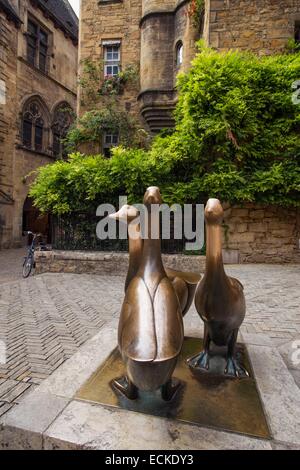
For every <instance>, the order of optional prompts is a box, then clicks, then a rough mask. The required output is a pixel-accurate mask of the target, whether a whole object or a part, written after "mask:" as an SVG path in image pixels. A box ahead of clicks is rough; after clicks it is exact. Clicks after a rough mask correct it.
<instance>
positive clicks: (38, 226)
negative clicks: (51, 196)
mask: <svg viewBox="0 0 300 470" xmlns="http://www.w3.org/2000/svg"><path fill="white" fill-rule="evenodd" d="M26 231H31V232H34V233H41V234H42V235H43V239H44V241H45V242H46V243H51V217H50V215H49V214H41V212H40V211H39V210H38V209H37V208H36V207H35V206H34V205H33V201H32V199H31V198H30V197H29V196H27V197H26V199H25V202H24V205H23V218H22V232H26Z"/></svg>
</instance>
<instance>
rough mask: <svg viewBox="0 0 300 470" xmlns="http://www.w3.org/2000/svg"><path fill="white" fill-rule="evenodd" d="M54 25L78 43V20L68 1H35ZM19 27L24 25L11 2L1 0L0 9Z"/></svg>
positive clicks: (34, 3)
mask: <svg viewBox="0 0 300 470" xmlns="http://www.w3.org/2000/svg"><path fill="white" fill-rule="evenodd" d="M32 3H33V5H35V6H36V7H38V8H40V9H41V10H42V11H43V12H44V13H45V14H46V15H47V16H48V17H49V18H51V20H52V21H53V22H54V24H55V25H56V26H57V27H59V28H61V29H62V30H63V31H64V32H65V33H66V34H67V35H68V36H69V37H70V38H71V39H72V40H73V41H74V42H76V43H77V42H78V23H79V21H78V18H77V16H76V14H75V13H74V10H73V8H72V7H71V5H70V4H69V2H68V0H33V2H32ZM1 8H2V10H3V11H4V12H5V14H6V15H7V16H8V17H9V18H10V19H11V20H13V21H14V22H15V23H16V24H17V25H18V26H19V25H20V24H21V23H22V21H21V20H20V18H19V16H18V13H17V12H16V10H15V9H14V7H13V6H12V4H11V3H10V1H9V0H0V9H1Z"/></svg>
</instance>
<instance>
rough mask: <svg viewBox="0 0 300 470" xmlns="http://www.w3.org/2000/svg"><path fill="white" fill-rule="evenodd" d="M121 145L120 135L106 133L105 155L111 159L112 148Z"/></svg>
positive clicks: (104, 137)
mask: <svg viewBox="0 0 300 470" xmlns="http://www.w3.org/2000/svg"><path fill="white" fill-rule="evenodd" d="M118 143H119V134H117V133H109V132H105V134H104V136H103V154H104V156H105V157H107V158H109V157H110V156H111V148H112V147H116V146H117V145H118Z"/></svg>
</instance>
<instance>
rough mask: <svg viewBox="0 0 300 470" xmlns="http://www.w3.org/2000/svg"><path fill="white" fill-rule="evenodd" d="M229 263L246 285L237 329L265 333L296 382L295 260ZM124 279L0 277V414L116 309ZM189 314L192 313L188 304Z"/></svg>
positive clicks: (298, 272)
mask: <svg viewBox="0 0 300 470" xmlns="http://www.w3.org/2000/svg"><path fill="white" fill-rule="evenodd" d="M0 269H2V266H1V268H0ZM227 271H228V272H229V273H230V274H231V275H233V276H235V277H237V278H239V279H240V280H241V281H242V282H243V283H244V286H245V292H246V298H247V316H246V319H245V322H244V326H243V330H244V331H246V332H248V333H254V334H255V333H264V334H266V335H268V336H270V337H271V338H272V339H273V341H274V342H275V344H276V345H277V346H278V348H279V350H280V352H281V353H282V354H283V357H284V359H285V361H286V363H287V364H288V367H289V368H290V370H291V372H292V374H293V375H294V378H295V380H296V382H298V385H300V376H299V372H300V370H299V367H300V366H298V368H297V367H296V366H295V364H294V365H293V363H292V362H291V354H292V352H293V349H292V343H293V341H294V340H297V339H298V340H300V307H299V292H300V266H275V265H274V266H271V265H239V266H231V267H230V268H227ZM3 277H4V276H3ZM123 282H124V280H123V278H121V277H118V276H92V275H87V274H82V275H76V274H42V275H39V276H31V277H29V278H28V279H25V280H24V279H18V280H17V281H12V282H4V283H2V284H1V285H0V340H2V341H5V343H6V345H7V356H6V359H7V360H6V364H2V365H1V364H0V415H3V414H4V413H5V412H7V411H8V410H9V409H10V408H11V407H12V406H13V405H14V404H16V403H18V402H19V401H20V399H21V398H22V397H23V396H24V394H27V393H28V392H29V391H30V390H32V389H33V388H35V387H37V385H38V384H39V383H40V382H41V381H42V380H43V379H44V378H46V377H48V376H49V375H50V374H51V373H52V372H53V371H54V370H55V369H56V368H57V367H59V365H60V364H62V363H63V362H64V361H65V360H66V359H67V358H69V357H70V356H71V355H72V354H73V353H74V352H75V351H76V350H77V349H78V348H79V347H80V346H81V345H82V344H83V343H84V342H85V341H86V340H87V339H89V338H91V337H92V336H93V335H94V334H95V333H96V332H98V331H99V329H100V328H101V326H103V324H104V323H105V322H106V321H108V320H109V319H110V318H112V317H117V316H118V314H119V310H120V305H121V302H122V298H123ZM189 315H196V313H195V310H194V308H193V309H192V311H191V312H190V313H189ZM299 356H300V354H299Z"/></svg>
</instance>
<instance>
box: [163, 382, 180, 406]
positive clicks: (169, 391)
mask: <svg viewBox="0 0 300 470" xmlns="http://www.w3.org/2000/svg"><path fill="white" fill-rule="evenodd" d="M180 385H181V383H180V381H179V380H177V379H170V380H168V382H166V383H165V384H164V385H163V386H162V387H161V397H162V399H163V400H164V401H171V400H172V399H173V398H174V396H175V394H176V392H177V390H178V389H179V388H180Z"/></svg>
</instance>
